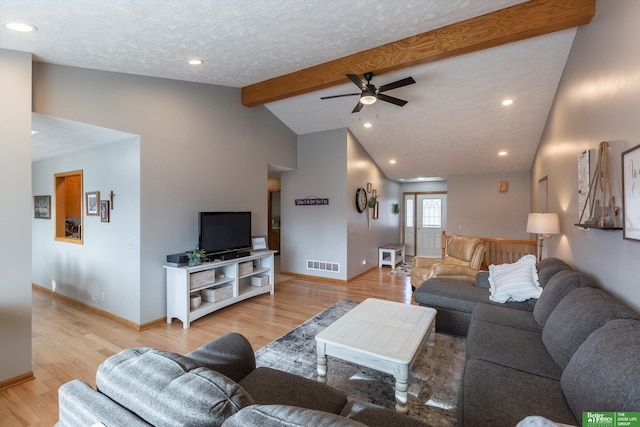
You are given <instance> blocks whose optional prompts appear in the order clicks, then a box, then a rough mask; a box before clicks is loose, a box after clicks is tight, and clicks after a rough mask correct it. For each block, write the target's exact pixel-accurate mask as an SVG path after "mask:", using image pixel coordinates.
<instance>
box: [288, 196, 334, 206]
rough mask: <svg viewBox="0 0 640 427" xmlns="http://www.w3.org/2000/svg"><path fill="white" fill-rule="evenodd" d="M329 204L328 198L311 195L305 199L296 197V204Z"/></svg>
mask: <svg viewBox="0 0 640 427" xmlns="http://www.w3.org/2000/svg"><path fill="white" fill-rule="evenodd" d="M328 204H329V199H328V198H321V197H316V196H309V197H305V198H304V199H296V206H323V205H328Z"/></svg>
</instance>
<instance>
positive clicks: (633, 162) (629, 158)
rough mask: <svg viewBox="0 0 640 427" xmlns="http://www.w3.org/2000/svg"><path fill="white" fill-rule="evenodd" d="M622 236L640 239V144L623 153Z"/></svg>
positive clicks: (628, 238) (629, 238)
mask: <svg viewBox="0 0 640 427" xmlns="http://www.w3.org/2000/svg"><path fill="white" fill-rule="evenodd" d="M622 215H623V217H622V224H623V226H622V237H623V238H624V239H627V240H636V241H640V145H636V146H635V147H633V148H630V149H629V150H627V151H625V152H624V153H622Z"/></svg>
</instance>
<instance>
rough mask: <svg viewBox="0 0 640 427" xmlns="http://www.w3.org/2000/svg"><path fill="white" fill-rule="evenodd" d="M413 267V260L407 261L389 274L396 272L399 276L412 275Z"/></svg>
mask: <svg viewBox="0 0 640 427" xmlns="http://www.w3.org/2000/svg"><path fill="white" fill-rule="evenodd" d="M412 267H413V260H409V261H405V262H403V263H402V264H400V265H399V266H397V267H396V268H394V269H392V270H391V271H390V272H389V274H395V275H398V276H411V268H412Z"/></svg>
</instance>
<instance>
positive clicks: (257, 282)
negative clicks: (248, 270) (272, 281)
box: [251, 274, 269, 286]
mask: <svg viewBox="0 0 640 427" xmlns="http://www.w3.org/2000/svg"><path fill="white" fill-rule="evenodd" d="M268 284H269V276H267V275H266V274H256V275H255V276H251V286H266V285H268Z"/></svg>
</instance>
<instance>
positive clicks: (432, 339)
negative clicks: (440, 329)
mask: <svg viewBox="0 0 640 427" xmlns="http://www.w3.org/2000/svg"><path fill="white" fill-rule="evenodd" d="M435 345H436V320H435V319H434V320H433V324H432V325H431V330H430V331H429V337H428V338H427V356H429V357H432V356H433V348H434V347H435Z"/></svg>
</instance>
